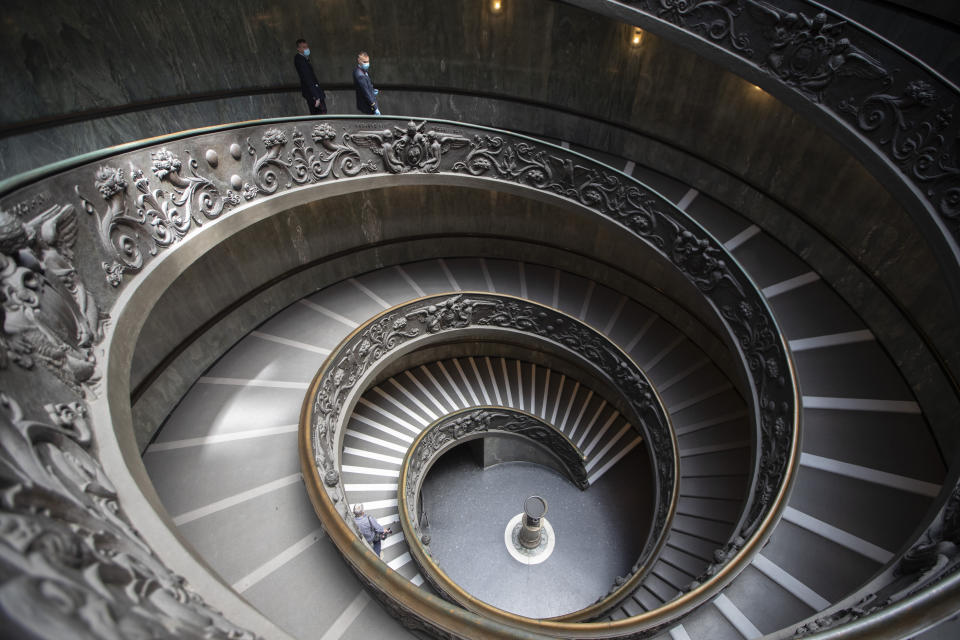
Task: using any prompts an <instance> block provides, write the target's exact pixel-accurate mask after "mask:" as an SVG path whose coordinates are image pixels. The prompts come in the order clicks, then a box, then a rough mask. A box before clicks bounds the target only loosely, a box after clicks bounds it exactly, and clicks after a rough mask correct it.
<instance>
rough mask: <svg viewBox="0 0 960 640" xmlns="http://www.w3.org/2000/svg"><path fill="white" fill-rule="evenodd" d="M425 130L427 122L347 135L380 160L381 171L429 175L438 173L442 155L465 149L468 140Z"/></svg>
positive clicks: (409, 123)
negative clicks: (381, 164) (381, 161)
mask: <svg viewBox="0 0 960 640" xmlns="http://www.w3.org/2000/svg"><path fill="white" fill-rule="evenodd" d="M426 126H427V123H426V121H424V122H421V123H420V124H417V123H415V122H413V121H412V120H411V121H410V122H408V123H407V125H406V126H405V127H398V126H395V127H393V129H392V130H391V129H384V130H382V131H360V132H356V133H350V134H347V135H348V136H349V139H350V140H351V141H353V142H355V143H356V144H357V145H359V146H361V147H366V148H368V149H370V150H371V151H373V153H375V154H376V155H378V156H380V157H381V158H382V159H383V165H384V169H386V170H387V171H388V172H390V173H406V172H409V171H425V172H431V173H432V172H437V171H439V170H440V159H441V158H442V157H443V155H444V154H445V153H447V152H448V151H450V150H451V149H459V148H463V147H465V146H467V145H468V144H469V143H470V140H469V139H468V138H465V137H463V136H460V135H456V134H453V133H446V132H443V131H437V130H433V129H431V130H429V131H427V130H426ZM345 139H346V136H345Z"/></svg>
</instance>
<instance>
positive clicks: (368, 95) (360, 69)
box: [353, 51, 380, 116]
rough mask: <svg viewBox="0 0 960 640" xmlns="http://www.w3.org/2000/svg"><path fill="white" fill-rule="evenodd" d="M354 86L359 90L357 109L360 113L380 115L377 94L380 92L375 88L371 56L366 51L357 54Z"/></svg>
mask: <svg viewBox="0 0 960 640" xmlns="http://www.w3.org/2000/svg"><path fill="white" fill-rule="evenodd" d="M353 88H354V89H355V90H356V92H357V109H359V110H360V113H366V114H368V115H377V116H378V115H380V107H379V106H378V105H377V94H378V93H380V92H379V91H377V90H376V89H374V88H373V80H371V79H370V56H368V55H367V52H366V51H361V52H360V54H359V55H358V56H357V66H356V67H355V68H354V70H353Z"/></svg>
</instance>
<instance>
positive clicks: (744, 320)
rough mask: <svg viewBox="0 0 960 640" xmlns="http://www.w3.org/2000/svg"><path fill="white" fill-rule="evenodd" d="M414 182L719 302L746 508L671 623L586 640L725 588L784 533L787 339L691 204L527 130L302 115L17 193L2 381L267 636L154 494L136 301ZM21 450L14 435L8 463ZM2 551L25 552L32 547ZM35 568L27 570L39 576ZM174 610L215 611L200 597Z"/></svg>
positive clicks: (9, 238)
mask: <svg viewBox="0 0 960 640" xmlns="http://www.w3.org/2000/svg"><path fill="white" fill-rule="evenodd" d="M402 184H417V185H424V184H461V185H472V186H476V187H479V188H483V189H493V190H498V189H500V190H508V191H511V192H513V193H519V194H527V195H529V196H531V197H536V198H538V199H541V200H546V201H549V202H551V203H554V204H556V205H557V206H559V207H566V208H569V209H572V210H576V211H578V212H581V213H589V214H591V215H594V216H595V219H596V220H597V223H598V224H606V225H610V224H612V225H615V227H616V228H617V229H619V230H620V232H621V233H623V234H624V236H625V237H628V238H633V239H635V240H636V242H638V243H640V244H642V245H644V246H646V247H648V250H649V251H650V252H652V253H653V254H655V255H656V256H659V259H660V260H662V261H663V262H664V264H666V265H669V267H670V268H672V269H673V271H674V272H675V273H676V274H679V276H680V277H682V278H683V279H684V280H685V281H686V282H687V283H689V285H690V286H691V288H692V289H695V290H696V291H698V292H699V293H700V294H702V296H703V298H705V299H706V300H707V301H709V304H710V305H711V306H712V308H713V309H714V310H715V313H716V316H717V318H718V322H720V323H722V324H724V325H725V326H726V328H727V329H728V330H729V332H730V335H731V336H732V343H733V344H734V345H735V347H736V349H737V350H738V351H739V354H740V356H741V359H742V360H741V366H742V370H743V373H744V375H745V378H746V380H747V381H748V384H749V392H750V397H749V400H750V402H751V405H752V407H753V420H754V425H755V456H754V460H755V473H754V476H753V479H752V480H753V481H752V484H751V487H752V489H751V498H750V500H749V502H748V506H747V509H746V510H745V512H744V517H743V519H742V522H741V523H740V525H739V527H738V531H737V532H736V535H735V536H734V538H733V540H732V541H731V543H730V544H729V545H728V546H727V548H725V549H724V550H721V551H720V552H719V553H718V555H717V557H718V560H719V561H718V563H717V564H716V565H715V566H713V567H712V568H711V569H710V571H708V574H707V575H705V576H704V577H703V580H702V582H703V584H702V585H701V587H699V588H697V589H695V590H694V591H692V592H691V593H688V594H685V595H684V596H682V597H681V598H678V599H677V600H675V601H673V602H671V603H669V604H668V605H667V606H666V607H664V608H663V609H662V610H659V611H658V612H653V613H651V614H647V615H645V616H640V617H638V618H636V619H630V620H626V621H620V622H617V623H611V624H610V625H599V626H596V627H595V628H593V630H591V631H588V632H587V633H589V634H593V635H594V637H603V636H606V637H610V636H615V635H622V634H623V633H627V632H633V631H637V630H640V629H653V628H659V627H661V626H662V625H664V624H667V623H668V622H669V621H671V620H676V619H677V618H678V617H679V616H680V615H683V614H684V613H686V612H688V611H690V610H692V608H693V607H695V606H696V604H698V603H699V602H701V601H703V600H705V599H707V598H709V597H711V596H712V595H714V594H715V593H716V592H717V591H718V590H719V588H720V586H721V585H722V584H723V583H724V582H726V581H729V580H730V579H732V577H733V576H734V575H735V574H736V573H737V572H738V571H739V570H741V569H742V568H743V567H744V566H746V563H747V562H748V560H749V557H750V555H751V553H752V552H753V551H755V550H756V549H757V548H759V546H758V545H760V544H762V542H763V540H765V538H766V537H767V536H768V535H769V534H770V532H771V531H772V527H773V526H774V524H775V523H776V521H777V519H778V518H779V514H780V511H781V510H782V508H783V506H784V497H785V495H786V493H787V491H788V489H789V483H790V478H791V477H792V470H793V468H794V466H795V464H796V459H797V455H796V447H797V438H798V424H799V414H798V399H797V393H796V388H795V382H794V372H793V368H792V365H791V362H790V359H789V356H788V353H787V349H786V347H785V344H784V341H783V339H782V338H781V336H780V334H779V332H778V331H777V329H776V324H775V322H774V320H773V317H772V314H771V313H770V310H769V309H768V307H767V305H766V303H765V301H764V299H763V297H762V295H761V294H760V292H759V291H758V290H757V289H756V287H755V286H754V285H753V284H752V282H751V281H750V279H749V278H748V277H747V275H746V274H745V272H744V271H743V270H742V269H741V268H740V267H739V265H738V264H737V263H736V261H735V260H733V259H732V258H731V257H730V255H729V254H728V253H727V252H726V251H725V250H724V249H723V247H722V245H721V244H720V243H719V242H717V241H716V240H715V239H714V238H712V237H711V236H710V235H709V234H708V233H707V232H706V231H704V230H703V229H702V228H701V227H699V226H698V225H697V224H696V223H695V222H693V221H692V220H690V219H689V218H687V217H686V216H685V214H683V212H681V211H680V210H678V209H677V208H676V207H674V206H673V205H672V204H671V203H669V202H668V201H667V200H665V199H664V198H662V197H661V196H659V195H658V194H657V193H656V192H654V191H652V190H650V189H648V188H646V187H645V186H644V185H642V184H641V183H639V182H637V181H636V180H634V179H632V178H630V177H628V176H625V175H624V174H622V173H620V172H618V171H616V170H614V169H611V168H609V167H607V166H605V165H603V164H601V163H598V162H596V161H594V160H591V159H589V158H586V157H584V156H582V155H580V154H577V153H575V152H572V151H570V150H567V149H563V148H561V147H558V146H554V145H550V144H547V143H543V142H540V141H537V140H533V139H530V138H526V137H524V136H518V135H513V134H509V133H506V132H502V131H495V130H490V129H485V128H482V127H475V126H470V125H464V124H460V123H452V122H443V121H420V122H407V121H405V120H398V119H390V118H377V119H362V118H348V117H340V118H336V117H332V118H327V119H324V120H314V119H309V118H290V119H282V120H273V121H264V122H262V123H257V124H246V125H232V126H223V127H215V128H210V129H205V130H201V131H193V132H186V133H182V134H176V135H172V136H167V137H164V138H161V139H156V140H151V141H146V142H143V143H135V144H131V145H125V146H123V147H115V148H112V149H108V150H104V151H101V152H97V153H94V154H88V155H86V156H83V157H80V158H76V159H73V160H70V161H64V162H62V163H58V164H57V165H55V166H52V167H49V168H46V169H43V170H38V171H34V172H31V173H30V174H26V175H24V176H20V177H17V178H15V179H12V180H9V181H6V182H4V183H3V184H2V185H0V193H2V195H0V212H2V213H0V234H2V240H3V241H2V243H0V251H2V256H0V257H2V265H3V269H2V272H0V278H2V283H3V293H4V296H3V301H2V304H3V312H4V322H3V324H2V330H0V339H2V345H0V346H2V354H0V355H2V358H0V375H2V376H3V387H4V391H5V392H6V393H7V396H8V398H9V403H10V406H15V405H16V404H17V403H19V405H20V406H22V407H23V411H24V415H26V416H30V418H28V419H33V420H37V419H39V418H44V416H45V415H46V413H45V411H44V410H43V409H42V407H43V406H45V405H56V406H59V405H65V404H71V403H75V402H80V403H85V404H86V405H87V408H88V415H90V416H92V418H91V421H90V423H91V430H92V433H93V438H92V440H93V442H95V444H92V445H91V450H95V451H96V452H97V454H96V455H97V456H98V457H99V459H100V461H101V463H103V464H104V468H105V469H106V474H109V475H111V477H114V478H122V479H123V481H122V482H117V483H116V484H117V488H118V489H117V491H118V495H119V498H120V500H119V506H118V507H117V509H119V511H120V512H122V511H124V509H125V505H126V510H130V509H133V510H135V511H136V514H137V515H136V518H137V522H135V523H134V524H136V525H137V526H139V527H141V528H142V530H143V531H142V533H143V535H144V537H145V538H146V539H147V542H148V543H150V544H153V543H154V541H157V540H161V539H162V540H163V543H164V544H163V546H164V548H165V549H166V551H165V553H167V555H168V556H169V557H174V556H176V557H177V558H179V559H180V560H178V562H180V561H182V562H183V563H185V565H190V566H191V567H193V569H191V571H193V570H194V569H195V573H194V574H193V575H194V576H195V577H196V579H200V580H201V581H204V580H207V581H208V582H209V583H210V584H209V585H205V589H206V591H205V593H213V592H216V593H218V594H220V595H218V596H217V597H218V598H221V599H222V600H223V601H230V602H231V603H234V604H236V611H237V614H236V615H244V616H247V615H248V616H249V617H248V619H250V620H252V621H253V622H251V624H254V623H255V624H258V625H263V626H264V628H266V627H267V626H268V625H267V623H265V622H264V621H263V620H262V618H257V614H255V613H252V610H251V609H250V608H249V607H246V605H244V604H243V603H242V602H241V601H239V600H238V599H237V598H233V597H232V596H230V594H229V593H228V592H227V591H226V589H225V587H224V585H222V584H220V583H217V582H216V581H213V580H209V574H208V573H207V572H206V571H205V569H203V568H202V567H200V565H199V563H196V562H195V561H192V562H193V564H192V565H191V564H190V563H191V560H190V559H189V555H188V554H186V553H185V552H182V546H179V541H178V540H177V539H176V536H174V535H173V534H171V533H170V530H169V526H170V525H169V522H168V521H164V520H163V517H162V516H160V515H158V514H157V512H156V507H155V506H154V505H153V504H151V503H150V500H148V499H147V498H145V497H144V496H143V493H142V492H143V491H145V490H146V491H148V493H152V492H150V491H149V486H148V484H147V483H148V481H147V480H146V478H145V475H144V474H143V472H142V463H141V462H140V460H139V455H138V454H139V452H138V451H137V449H136V444H135V442H134V439H133V436H132V419H131V417H130V406H129V371H130V358H131V356H132V345H133V344H134V343H135V341H136V336H137V334H138V332H139V329H140V327H142V325H143V322H144V321H145V318H146V317H147V316H148V315H149V304H148V305H147V306H143V301H144V300H146V301H148V302H151V301H152V302H155V301H156V300H157V299H158V298H159V295H160V294H161V293H162V291H163V290H164V288H165V287H166V286H169V283H171V282H173V280H174V279H175V278H176V276H177V275H178V274H180V273H182V272H183V271H184V270H185V269H186V268H187V266H189V264H190V263H191V262H192V261H193V260H195V259H196V258H197V257H198V256H199V255H201V254H202V252H203V251H204V247H208V246H214V245H215V244H216V243H217V242H220V241H221V240H222V239H223V238H226V237H229V236H230V235H231V234H232V233H236V232H238V231H239V230H242V229H244V228H246V227H247V226H249V225H252V224H254V222H255V221H257V220H261V219H263V218H265V217H267V216H269V215H272V214H273V213H275V212H277V211H282V210H284V209H287V208H290V207H293V206H296V205H299V204H303V203H306V202H309V201H311V200H315V199H318V198H322V197H325V196H326V195H332V194H340V193H347V192H351V191H360V190H364V189H367V188H371V187H373V186H394V185H402ZM131 300H136V301H137V304H133V303H130V301H131ZM128 303H130V304H128ZM80 406H81V407H82V404H81V405H80ZM77 411H78V412H79V411H80V408H78V409H77ZM11 446H13V445H9V444H7V443H4V450H5V451H7V452H8V453H7V455H11V456H12V455H14V454H13V453H10V451H12V450H11V449H10V447H11ZM138 465H139V466H138ZM90 473H93V474H94V475H96V473H95V472H94V471H90ZM16 483H19V486H26V485H27V483H28V481H27V480H18V481H15V484H16ZM139 483H144V484H143V485H140V484H139ZM5 510H6V511H5V513H6V512H8V511H9V507H8V506H5ZM77 535H79V534H77ZM86 540H87V539H84V542H83V544H86ZM4 544H6V542H4ZM158 544H159V543H158ZM347 544H348V545H349V544H350V542H347ZM360 549H362V545H360V548H359V549H358V550H357V551H358V552H359V550H360ZM8 550H9V551H10V553H11V554H12V555H11V557H13V558H16V557H18V555H22V554H23V553H24V550H23V549H18V548H13V547H9V548H8ZM178 550H180V551H178ZM361 562H363V561H362V560H361ZM34 571H35V566H34V568H30V567H28V566H26V565H23V566H20V567H19V568H17V569H16V572H17V573H18V574H19V575H24V576H33V577H36V575H37V574H36V573H34ZM84 575H85V576H88V577H90V576H91V575H92V574H84ZM388 575H389V572H388ZM384 581H385V582H384V585H390V588H391V589H393V590H394V591H393V592H394V595H395V596H396V599H395V600H394V604H393V605H391V606H397V607H400V608H401V609H404V608H406V609H409V610H411V611H412V610H414V609H415V610H416V611H417V613H418V615H428V614H429V615H433V614H435V613H437V612H438V611H440V612H441V613H440V614H439V615H441V618H442V619H443V622H442V624H441V627H443V628H454V627H456V628H458V629H473V630H477V629H487V630H490V629H501V628H500V627H499V626H497V624H495V623H493V622H489V621H484V620H483V619H481V618H479V617H477V616H474V617H470V616H469V615H468V614H467V613H463V614H462V615H461V614H459V613H456V614H454V613H450V612H449V611H447V608H446V607H445V605H442V604H440V605H436V604H428V605H424V604H423V603H422V602H420V601H419V600H418V598H419V595H417V594H416V593H414V592H413V591H410V590H409V589H410V585H405V586H404V585H400V584H399V583H396V584H394V581H393V580H392V578H389V577H384ZM28 583H29V579H27V578H25V579H24V581H23V584H24V585H27V584H28ZM87 586H88V587H89V588H90V589H91V590H95V587H94V586H93V585H87ZM231 598H232V599H231ZM175 599H177V600H178V601H188V602H190V603H192V604H191V606H196V607H202V605H200V604H198V603H197V600H196V599H194V598H193V597H192V596H191V597H190V598H186V597H185V596H175ZM398 603H400V604H398ZM129 604H130V606H131V607H133V606H136V603H129ZM424 607H425V608H424ZM406 609H404V610H406ZM442 612H446V613H442ZM204 615H207V614H204ZM211 619H212V617H211ZM445 625H446V626H445ZM463 625H466V626H463ZM504 628H505V629H509V628H507V627H504ZM501 632H502V629H501V630H500V631H497V632H496V633H501ZM491 633H492V632H491ZM510 633H514V634H515V633H519V632H517V631H516V629H515V628H514V630H513V631H510ZM521 635H522V634H521Z"/></svg>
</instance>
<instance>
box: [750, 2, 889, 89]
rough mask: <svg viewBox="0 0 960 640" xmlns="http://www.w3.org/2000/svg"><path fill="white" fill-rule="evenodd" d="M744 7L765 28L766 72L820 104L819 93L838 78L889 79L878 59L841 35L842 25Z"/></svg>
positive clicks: (768, 7)
mask: <svg viewBox="0 0 960 640" xmlns="http://www.w3.org/2000/svg"><path fill="white" fill-rule="evenodd" d="M747 7H748V10H749V11H750V14H751V15H752V16H753V17H754V18H755V19H756V20H757V21H758V22H760V23H761V24H763V25H766V26H767V27H768V29H769V32H768V34H767V35H768V38H769V43H770V50H769V52H768V53H767V56H766V60H765V63H766V66H767V68H768V69H769V70H770V71H771V72H773V73H774V74H775V75H776V76H777V77H778V78H780V79H781V80H782V81H784V82H785V83H787V84H788V85H790V86H792V87H795V88H797V89H799V90H800V91H802V92H803V93H805V94H807V95H808V96H809V97H811V98H813V99H815V100H816V101H817V102H822V101H823V92H824V90H825V89H826V88H827V87H828V86H830V84H832V83H833V82H834V81H835V80H836V78H837V77H858V78H882V77H884V76H887V75H889V74H888V72H887V70H886V68H885V67H884V66H883V64H882V63H881V61H880V60H879V59H877V58H875V57H874V56H872V55H870V54H869V53H867V52H866V51H864V50H863V49H861V48H859V47H857V46H856V45H855V44H854V43H853V42H852V41H851V40H850V39H849V38H847V37H845V36H844V33H843V32H844V27H845V26H846V24H847V23H846V21H844V20H838V21H835V22H831V21H830V17H829V16H828V15H827V14H826V13H823V12H821V13H817V14H815V15H814V16H813V17H808V16H806V15H804V14H803V13H795V12H791V11H785V10H783V9H781V8H779V7H776V6H773V5H772V4H770V3H768V2H763V0H748V2H747Z"/></svg>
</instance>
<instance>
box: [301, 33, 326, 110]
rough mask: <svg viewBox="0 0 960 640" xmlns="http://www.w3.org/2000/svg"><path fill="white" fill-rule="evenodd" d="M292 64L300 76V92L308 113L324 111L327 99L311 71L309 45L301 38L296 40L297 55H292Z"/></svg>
mask: <svg viewBox="0 0 960 640" xmlns="http://www.w3.org/2000/svg"><path fill="white" fill-rule="evenodd" d="M293 66H295V67H296V68H297V75H299V76H300V93H301V95H303V98H304V100H306V101H307V107H308V108H309V109H310V114H311V115H317V114H320V113H326V112H327V99H326V96H325V95H324V93H323V89H322V88H320V83H319V82H317V76H316V75H314V73H313V67H312V66H310V46H309V45H308V44H307V41H306V40H304V39H303V38H300V39H299V40H297V55H295V56H294V57H293Z"/></svg>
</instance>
